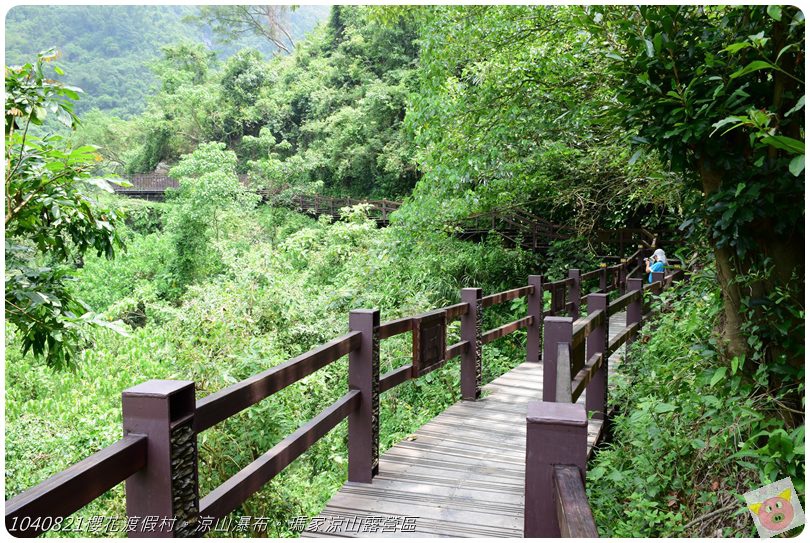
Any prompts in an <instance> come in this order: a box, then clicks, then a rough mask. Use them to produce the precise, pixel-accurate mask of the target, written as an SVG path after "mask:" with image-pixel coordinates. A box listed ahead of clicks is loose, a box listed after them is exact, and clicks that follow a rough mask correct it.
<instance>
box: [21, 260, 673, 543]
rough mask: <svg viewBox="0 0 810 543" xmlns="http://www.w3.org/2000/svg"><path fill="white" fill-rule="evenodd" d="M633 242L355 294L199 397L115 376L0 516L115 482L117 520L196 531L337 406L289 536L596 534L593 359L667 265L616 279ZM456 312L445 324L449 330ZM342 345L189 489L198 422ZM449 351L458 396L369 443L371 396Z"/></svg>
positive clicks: (599, 369) (230, 410)
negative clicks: (523, 276) (491, 322)
mask: <svg viewBox="0 0 810 543" xmlns="http://www.w3.org/2000/svg"><path fill="white" fill-rule="evenodd" d="M646 252H647V250H646V249H639V251H637V252H636V254H634V255H632V257H631V258H629V259H627V260H626V261H624V262H622V263H619V264H617V265H614V266H603V267H600V268H599V269H596V270H593V271H590V272H587V273H581V272H580V271H579V270H570V271H569V274H568V277H566V278H564V279H562V280H559V281H552V282H549V281H546V280H545V279H544V278H543V277H542V276H530V277H529V278H528V281H527V284H526V285H523V286H519V287H518V288H514V289H511V290H508V291H505V292H499V293H495V294H490V295H488V296H484V295H483V293H482V292H481V290H480V289H476V288H465V289H462V291H461V299H460V302H459V303H457V304H454V305H451V306H448V307H443V308H439V309H436V310H434V311H431V312H429V313H425V314H422V315H417V316H413V317H406V318H400V319H396V320H393V321H388V322H384V323H380V314H379V311H377V310H356V311H352V312H351V313H350V315H349V333H347V334H346V335H344V336H342V337H339V338H336V339H334V340H333V341H331V342H329V343H327V344H325V345H322V346H320V347H317V348H315V349H313V350H311V351H309V352H307V353H304V354H302V355H300V356H298V357H296V358H293V359H292V360H289V361H287V362H285V363H283V364H280V365H278V366H276V367H274V368H271V369H269V370H267V371H265V372H263V373H260V374H257V375H254V376H252V377H250V378H248V379H246V380H244V381H241V382H239V383H236V384H234V385H232V386H229V387H227V388H225V389H223V390H221V391H219V392H216V393H214V394H211V395H209V396H207V397H205V398H202V399H199V400H197V399H196V398H195V388H194V383H193V382H191V381H148V382H146V383H143V384H141V385H138V386H135V387H133V388H131V389H128V390H126V391H124V392H123V397H122V398H123V399H122V411H123V420H124V436H123V438H122V439H121V440H119V441H118V442H116V443H114V444H112V445H110V446H109V447H107V448H105V449H103V450H101V451H99V452H97V453H96V454H94V455H92V456H90V457H88V458H87V459H85V460H83V461H81V462H79V463H78V464H76V465H74V466H73V467H71V468H69V469H67V470H65V471H63V472H61V473H59V474H57V475H54V476H53V477H52V478H50V479H48V480H47V481H45V482H43V483H41V484H40V485H37V486H35V487H33V488H31V489H29V490H27V491H25V492H23V493H22V494H20V495H18V496H16V497H14V498H12V499H10V500H8V501H7V502H6V528H7V529H8V530H9V531H10V532H11V533H12V534H13V535H16V536H33V535H37V534H39V533H42V532H44V531H47V530H49V529H50V527H51V526H52V524H47V525H46V523H45V521H44V520H43V519H46V518H48V519H51V520H52V519H53V518H55V517H58V516H61V517H64V516H67V515H70V514H71V513H73V512H75V511H77V510H78V509H80V508H81V507H83V506H84V505H86V504H87V503H89V502H90V501H92V500H94V499H95V498H97V497H98V496H100V495H101V494H102V493H103V492H105V491H107V490H108V489H110V488H112V487H114V486H116V485H118V484H120V483H121V482H123V481H126V506H127V515H128V517H129V518H130V519H132V518H136V519H146V518H151V519H154V518H162V519H171V520H172V522H171V523H161V524H158V523H156V522H155V523H151V524H147V523H146V522H145V521H143V522H130V523H128V525H127V529H128V533H129V535H130V536H156V535H161V536H195V535H202V534H204V533H205V532H206V531H208V530H209V529H210V527H211V523H212V522H213V521H215V520H216V519H220V518H223V517H225V516H227V515H229V514H230V513H232V512H233V511H234V510H236V509H237V508H238V507H239V506H240V505H241V504H242V503H243V502H244V501H245V500H247V499H248V498H249V497H250V496H251V495H252V494H254V493H255V492H256V491H258V490H259V489H260V488H262V486H263V485H265V484H266V483H267V482H268V481H270V480H271V479H272V478H273V477H274V476H275V475H276V474H278V473H279V472H280V471H281V470H283V469H284V468H285V467H286V466H288V465H289V464H290V463H291V462H293V461H294V460H295V459H296V458H298V457H299V456H300V455H301V454H303V453H304V452H305V451H306V450H307V449H309V447H311V446H312V445H313V444H314V443H315V442H316V441H317V440H318V439H320V438H321V437H323V436H324V435H326V433H328V432H329V431H330V430H332V429H333V428H334V427H335V426H336V425H337V424H338V423H340V422H341V421H342V420H343V419H348V434H349V435H348V459H349V462H348V482H347V483H346V484H345V485H344V487H343V488H342V489H341V490H340V492H339V493H338V494H337V495H336V496H335V497H334V498H333V499H332V500H331V501H330V502H329V503H328V504H327V506H326V508H325V509H324V510H323V512H322V513H321V515H319V516H318V517H317V520H316V519H311V521H310V522H309V523H307V524H306V525H305V526H302V530H305V531H306V533H305V534H304V535H307V536H329V535H343V536H346V535H374V536H384V535H446V536H511V537H516V536H521V535H525V536H560V535H563V536H566V535H570V536H596V534H597V532H596V527H595V525H594V522H593V518H592V516H591V514H590V508H589V507H588V503H587V498H586V496H585V491H584V486H583V485H584V475H585V469H586V459H587V455H588V454H589V452H590V451H591V450H592V449H593V445H594V444H595V443H596V442H597V441H598V440H599V439H600V436H601V434H602V428H603V423H604V421H605V420H606V418H607V417H608V416H609V412H608V408H607V405H608V404H607V393H608V375H609V374H610V372H611V368H612V367H614V366H615V364H616V363H618V359H617V358H616V357H617V355H619V353H620V352H621V349H622V348H623V346H624V345H625V344H627V343H628V342H631V341H633V339H634V338H635V337H636V335H637V334H638V331H639V329H640V327H641V325H642V318H643V316H642V315H643V307H644V295H643V294H644V291H651V292H652V293H658V292H660V291H661V290H662V289H664V288H666V287H668V286H669V285H671V284H672V282H673V280H675V279H676V278H677V277H678V275H679V274H680V272H679V271H676V272H675V273H673V274H670V275H665V274H664V273H658V274H654V275H655V276H654V282H653V283H651V284H647V285H644V284H643V282H642V279H641V278H628V275H627V273H628V267H630V265H632V263H634V262H636V259H638V258H641V257H643V256H644V255H645V254H646ZM546 292H548V293H549V294H550V304H548V307H547V306H546V303H545V301H544V293H546ZM584 292H588V294H587V295H585V296H583V295H582V294H583V293H584ZM518 298H526V301H527V307H528V313H527V315H526V316H524V317H521V318H520V319H518V320H516V321H514V322H510V323H506V324H504V325H502V326H498V327H496V328H494V329H491V330H488V331H484V330H482V322H483V313H484V311H485V310H486V309H487V308H489V307H492V306H495V305H498V304H501V303H504V302H508V301H510V300H515V299H518ZM563 315H566V316H563ZM456 320H460V321H461V334H460V341H458V342H456V343H454V344H452V345H447V342H448V341H447V339H448V335H447V325H448V324H449V323H450V322H453V321H456ZM520 329H525V330H526V361H525V362H524V363H522V364H520V365H519V366H518V367H516V368H515V369H514V370H512V371H510V372H508V373H506V374H505V375H503V376H501V377H499V378H497V379H496V380H494V381H493V382H491V383H489V384H487V385H485V384H484V383H482V367H483V364H486V360H484V359H483V357H482V346H483V345H485V344H488V343H490V342H493V341H497V340H499V339H500V338H502V337H504V336H506V335H508V334H511V333H513V332H516V331H517V330H520ZM407 333H410V334H411V336H412V343H413V352H412V359H411V362H410V363H409V364H406V365H404V366H401V367H399V368H396V369H394V370H392V371H390V372H388V373H386V374H384V375H380V348H379V347H380V342H381V341H384V340H386V339H388V338H391V337H394V336H396V335H400V334H407ZM347 355H348V358H349V371H348V376H347V382H348V389H349V391H348V393H347V394H345V395H344V396H343V397H342V398H340V399H339V400H338V401H336V402H335V403H334V404H332V405H331V406H329V407H328V408H327V409H325V410H324V411H322V412H321V413H320V414H319V415H317V416H316V417H315V418H314V419H312V420H311V421H309V422H307V423H305V424H304V425H302V426H301V427H300V428H299V429H298V430H297V431H295V432H294V433H293V434H291V435H290V436H288V437H287V438H285V439H283V440H282V441H281V442H280V443H278V444H277V445H276V446H274V447H273V448H272V449H270V450H269V451H267V452H265V453H264V454H262V455H261V456H259V457H258V458H256V459H255V460H254V461H253V462H252V463H250V464H249V465H247V466H245V467H244V468H243V469H242V470H241V471H239V472H238V473H237V474H236V475H234V476H233V477H231V478H230V479H228V480H227V481H226V482H225V483H224V484H222V485H221V486H219V487H218V488H216V489H215V490H213V491H212V492H211V493H209V494H208V495H206V496H201V495H200V492H199V487H198V484H197V480H198V475H197V470H198V459H197V436H198V434H200V433H201V432H204V431H206V430H207V429H209V428H211V427H213V426H214V425H216V424H218V423H220V422H222V421H224V420H226V419H228V418H229V417H231V416H233V415H235V414H236V413H239V412H240V411H242V410H244V409H246V408H248V407H250V406H252V405H254V404H256V403H258V402H260V401H262V400H263V399H264V398H267V397H268V396H270V395H272V394H274V393H275V392H278V391H279V390H281V389H283V388H284V387H286V386H288V385H290V384H292V383H294V382H297V381H298V380H300V379H302V378H304V377H306V376H307V375H310V374H312V373H314V372H315V371H317V370H319V369H321V368H323V367H325V366H326V365H328V364H330V363H332V362H334V361H335V360H337V359H339V358H341V357H343V356H347ZM456 358H458V359H459V361H460V372H461V396H462V398H463V400H462V401H461V402H459V403H457V404H455V405H453V406H451V407H450V408H449V409H447V410H446V411H445V412H444V413H442V414H440V415H439V416H438V417H436V418H435V419H434V420H432V421H431V422H429V423H428V424H426V425H424V426H423V427H422V428H420V429H419V430H418V431H417V432H416V433H415V434H414V435H413V436H411V437H410V438H408V439H406V440H404V441H403V442H401V443H399V444H397V445H395V446H394V447H392V448H391V449H390V450H389V451H387V452H385V453H384V454H383V455H382V456H380V454H379V452H380V451H379V425H380V419H379V416H380V411H379V398H380V395H381V394H385V393H386V392H387V391H389V390H391V389H393V388H394V387H396V386H398V385H399V384H401V383H403V382H405V381H407V380H410V379H420V378H422V377H423V376H424V375H426V374H428V373H430V372H432V371H434V370H436V369H437V368H440V367H442V366H444V365H445V364H447V363H449V362H450V361H452V360H454V359H456ZM589 412H590V413H591V415H592V416H591V417H590V418H589V417H588V413H589ZM390 519H394V522H393V524H391V523H390ZM396 519H400V520H402V519H405V520H402V522H401V523H399V524H397V523H398V522H399V521H397V520H396ZM386 522H388V524H385V523H386ZM327 523H328V524H327ZM358 525H359V526H360V527H361V528H360V529H359V530H357V531H354V527H355V526H358ZM363 525H365V526H366V529H365V530H363V529H362V526H363ZM372 525H373V526H377V527H378V528H380V527H382V529H378V530H374V531H372V530H371V529H370V528H369V527H370V526H372ZM350 526H351V529H348V527H350ZM386 526H388V527H389V528H393V529H394V530H393V531H388V532H387V533H386V531H385V529H384V528H385V527H386ZM406 528H407V529H406Z"/></svg>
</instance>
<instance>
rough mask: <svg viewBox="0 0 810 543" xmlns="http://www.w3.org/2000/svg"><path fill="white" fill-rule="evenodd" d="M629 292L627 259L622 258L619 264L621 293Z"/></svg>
mask: <svg viewBox="0 0 810 543" xmlns="http://www.w3.org/2000/svg"><path fill="white" fill-rule="evenodd" d="M625 292H627V259H626V258H622V260H621V266H619V293H620V294H624V293H625Z"/></svg>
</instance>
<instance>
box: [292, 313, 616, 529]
mask: <svg viewBox="0 0 810 543" xmlns="http://www.w3.org/2000/svg"><path fill="white" fill-rule="evenodd" d="M624 322H625V314H624V313H619V314H617V315H615V316H614V317H612V318H611V325H610V337H613V336H615V335H616V334H617V333H619V332H620V331H621V329H622V328H623V327H624ZM623 355H624V347H622V348H621V349H619V350H618V351H617V352H616V353H614V354H613V356H611V358H610V373H611V374H612V373H613V369H614V368H615V366H616V364H617V363H618V362H619V361H620V359H621V358H622V357H623ZM484 363H486V358H484ZM608 382H610V379H609V380H608ZM483 388H484V394H483V396H484V397H483V398H482V399H480V400H478V401H475V402H470V401H460V402H458V403H456V404H454V405H452V406H450V407H449V408H448V409H447V410H445V411H444V412H442V413H441V414H440V415H439V416H437V417H436V418H435V419H433V420H431V421H430V422H428V423H427V424H425V425H424V426H422V427H421V428H419V430H417V431H416V432H415V433H414V434H412V435H411V436H409V437H408V438H407V439H406V440H404V441H402V442H400V443H398V444H396V445H394V446H393V447H391V448H390V449H389V450H388V451H386V452H385V453H384V454H383V455H382V456H381V458H380V472H379V474H378V475H377V476H376V477H375V478H374V482H373V483H372V484H362V483H348V482H347V483H346V484H344V485H343V487H342V488H341V489H340V491H339V492H338V493H337V494H336V495H335V496H334V497H333V498H332V499H331V500H330V501H329V503H327V505H326V507H325V508H324V510H323V511H322V512H321V514H320V515H319V516H318V519H319V520H318V522H317V524H318V525H319V526H318V529H316V530H313V531H306V532H304V533H302V534H301V535H302V537H330V536H332V537H520V538H522V537H523V495H524V471H525V462H526V409H527V404H528V402H529V401H533V400H539V399H541V397H542V389H543V366H542V364H533V363H528V362H524V363H523V364H521V365H519V366H518V367H516V368H515V369H513V370H511V371H509V372H507V373H505V374H504V375H501V376H500V377H498V378H497V379H495V380H494V381H492V382H491V383H489V384H487V385H486V386H484V387H483ZM584 402H585V395H584V394H583V395H582V397H580V399H579V402H578V403H584ZM601 427H602V423H601V421H591V422H589V424H588V455H589V456H590V454H591V451H592V448H593V445H594V443H595V442H596V440H597V439H598V436H599V433H600V431H601ZM391 517H398V518H399V519H400V520H398V521H399V522H400V526H401V523H402V520H401V519H402V518H404V517H408V518H409V519H408V523H409V524H410V525H411V526H412V527H413V531H410V529H409V531H401V530H398V531H385V530H384V529H381V528H380V526H382V527H383V528H384V527H386V526H393V525H394V523H393V521H392V520H391ZM320 519H324V521H323V522H320ZM386 522H388V523H389V524H386ZM374 526H376V529H374ZM313 527H314V526H313ZM364 530H365V531H364Z"/></svg>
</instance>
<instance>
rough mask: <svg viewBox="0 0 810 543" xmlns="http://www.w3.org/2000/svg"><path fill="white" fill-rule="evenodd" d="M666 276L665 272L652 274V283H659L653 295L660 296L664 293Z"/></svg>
mask: <svg viewBox="0 0 810 543" xmlns="http://www.w3.org/2000/svg"><path fill="white" fill-rule="evenodd" d="M666 276H667V274H666V272H662V271H660V272H652V280H653V283H659V282H660V283H661V284H660V285H659V286H658V287H656V288H655V289H653V292H655V294H661V293H662V292H663V291H664V279H665V278H666Z"/></svg>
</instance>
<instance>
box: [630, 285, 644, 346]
mask: <svg viewBox="0 0 810 543" xmlns="http://www.w3.org/2000/svg"><path fill="white" fill-rule="evenodd" d="M643 284H644V280H643V279H628V280H627V292H632V291H634V290H638V291H640V293H641V296H640V297H639V299H638V300H633V301H632V302H630V303H629V304H628V305H627V321H626V323H627V326H630V325H631V324H635V323H637V322H641V304H642V301H643V299H644V290H643V286H642V285H643ZM636 335H637V334H633V335H632V336H630V339H629V341H628V343H630V342H632V341H634V340H635V339H636Z"/></svg>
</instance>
